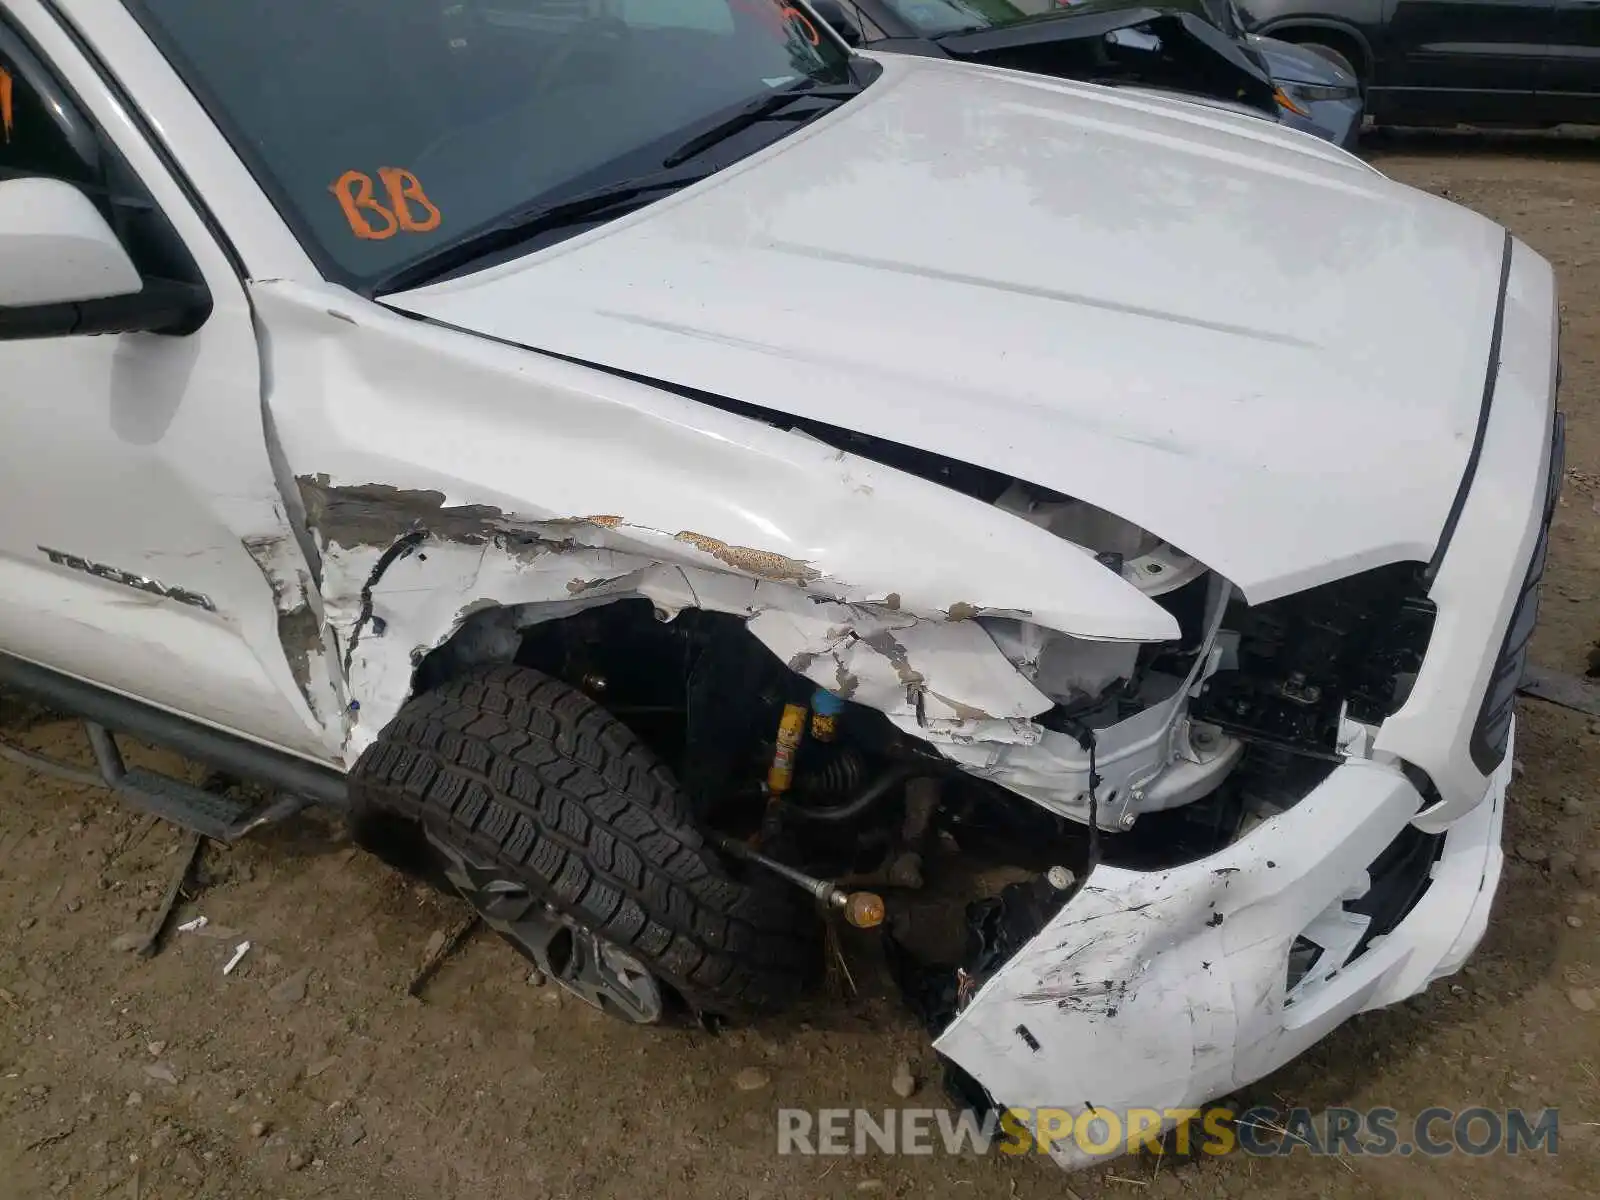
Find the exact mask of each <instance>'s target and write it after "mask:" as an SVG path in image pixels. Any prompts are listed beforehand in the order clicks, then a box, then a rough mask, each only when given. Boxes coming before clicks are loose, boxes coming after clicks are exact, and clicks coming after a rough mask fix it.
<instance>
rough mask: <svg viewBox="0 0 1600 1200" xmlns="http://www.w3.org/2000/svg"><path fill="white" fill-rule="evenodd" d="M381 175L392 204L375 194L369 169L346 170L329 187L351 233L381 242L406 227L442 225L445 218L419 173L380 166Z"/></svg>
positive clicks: (424, 229)
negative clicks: (441, 222)
mask: <svg viewBox="0 0 1600 1200" xmlns="http://www.w3.org/2000/svg"><path fill="white" fill-rule="evenodd" d="M378 178H379V180H381V181H382V183H383V190H384V191H385V192H386V193H387V194H388V201H389V203H388V204H384V203H382V202H381V201H379V200H378V199H377V197H376V195H374V190H375V189H374V188H373V184H372V176H370V175H368V174H367V173H366V172H365V171H346V172H345V173H344V174H343V175H341V176H339V178H338V179H336V180H334V181H333V186H332V187H330V188H329V189H328V190H329V191H331V192H332V193H333V194H334V196H335V198H337V199H338V201H339V207H340V208H342V209H343V210H344V219H345V220H346V221H348V222H349V223H350V232H351V233H353V234H355V235H356V236H357V237H358V238H361V239H362V240H363V241H373V242H381V241H383V240H384V239H385V238H392V237H393V236H394V235H395V234H397V233H400V232H401V231H402V230H403V231H404V232H406V233H427V232H428V231H429V230H433V229H437V228H439V222H440V221H441V220H442V219H443V218H442V217H441V215H440V213H439V209H438V207H437V206H436V205H435V204H434V203H433V201H432V200H429V199H428V193H427V192H425V191H423V190H422V181H421V180H419V179H418V178H417V177H416V175H414V174H413V173H412V172H410V171H407V170H406V169H405V168H404V167H379V168H378ZM374 220H377V221H378V222H379V223H378V224H374V223H373V222H374Z"/></svg>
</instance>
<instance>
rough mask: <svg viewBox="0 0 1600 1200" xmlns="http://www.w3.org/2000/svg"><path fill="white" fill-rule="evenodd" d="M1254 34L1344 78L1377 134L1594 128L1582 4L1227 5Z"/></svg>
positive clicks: (1597, 95)
mask: <svg viewBox="0 0 1600 1200" xmlns="http://www.w3.org/2000/svg"><path fill="white" fill-rule="evenodd" d="M1239 8H1240V10H1241V19H1242V20H1243V22H1244V25H1245V27H1246V28H1248V29H1249V30H1251V31H1252V32H1255V33H1263V34H1270V35H1271V36H1273V37H1276V38H1282V39H1284V40H1286V41H1291V42H1296V43H1298V44H1300V45H1303V46H1305V47H1307V48H1308V49H1314V50H1316V51H1317V53H1319V54H1322V55H1323V56H1325V57H1327V58H1328V59H1329V60H1330V61H1333V62H1336V63H1338V64H1339V65H1340V66H1342V67H1347V68H1349V69H1350V70H1351V71H1353V72H1354V73H1355V75H1356V76H1357V78H1358V79H1360V81H1361V85H1362V88H1363V91H1364V93H1365V95H1366V102H1367V111H1368V112H1369V113H1370V114H1371V115H1372V118H1373V120H1374V121H1376V122H1378V123H1380V124H1438V123H1449V124H1455V123H1457V122H1460V123H1464V124H1485V125H1497V124H1498V125H1527V126H1546V125H1556V124H1561V123H1563V122H1573V123H1579V124H1588V123H1594V122H1600V4H1596V3H1594V0H1501V2H1500V3H1495V4H1473V3H1463V2H1459V0H1239Z"/></svg>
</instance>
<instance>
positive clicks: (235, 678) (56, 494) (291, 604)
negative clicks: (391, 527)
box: [0, 0, 340, 759]
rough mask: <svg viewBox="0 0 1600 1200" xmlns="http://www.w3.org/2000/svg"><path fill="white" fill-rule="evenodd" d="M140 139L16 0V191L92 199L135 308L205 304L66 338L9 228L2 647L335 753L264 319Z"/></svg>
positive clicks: (7, 66) (93, 78)
mask: <svg viewBox="0 0 1600 1200" xmlns="http://www.w3.org/2000/svg"><path fill="white" fill-rule="evenodd" d="M133 128H136V126H133V125H132V123H131V122H130V121H129V120H128V119H127V116H126V114H125V113H124V112H123V111H122V109H121V107H120V105H119V103H118V101H117V99H116V98H115V97H114V96H113V94H112V93H111V92H110V91H109V90H108V89H107V88H106V87H105V86H104V84H103V81H102V80H101V79H100V78H99V76H98V75H97V74H96V72H95V69H94V68H93V67H92V66H91V65H90V64H89V63H88V62H87V61H86V60H85V59H84V58H83V57H82V56H81V54H80V53H79V52H78V50H77V48H76V46H75V45H74V44H73V42H72V41H71V40H70V38H69V37H68V35H67V34H66V32H65V31H64V30H63V29H62V28H61V27H60V26H59V25H57V24H56V23H55V19H54V18H53V17H51V16H50V15H48V14H47V13H46V11H45V10H44V9H43V8H42V7H41V6H39V5H38V4H37V3H35V0H5V3H4V4H0V187H4V186H5V184H6V182H7V181H13V180H39V179H54V180H62V181H65V182H66V183H69V184H71V185H73V186H74V187H76V188H77V189H79V190H80V191H81V192H82V193H84V194H85V195H87V196H88V197H89V198H90V199H91V200H92V201H93V202H94V206H95V207H96V208H97V209H98V210H99V211H100V214H101V215H102V216H103V217H104V218H105V219H106V221H107V222H108V223H109V224H110V226H111V228H112V230H114V231H115V233H116V234H117V237H118V240H119V241H120V242H121V244H122V247H123V249H124V250H126V251H127V254H128V257H129V258H131V259H132V261H133V265H134V267H135V268H137V270H138V273H139V275H140V277H141V279H142V288H141V290H140V291H139V292H138V293H137V294H136V295H132V296H129V297H127V298H126V299H127V300H128V301H130V302H132V304H133V305H134V306H135V307H137V305H139V304H142V303H147V302H148V301H149V300H150V299H151V297H154V296H157V295H163V294H168V293H169V292H170V290H171V289H180V290H181V289H188V290H189V294H192V295H195V296H199V297H200V298H201V301H202V304H201V306H200V307H199V308H198V309H197V310H196V311H197V312H198V316H197V317H196V319H195V321H194V324H195V325H196V327H195V328H193V329H192V331H187V332H120V333H106V334H102V335H100V336H70V335H69V336H60V334H61V333H62V332H63V331H62V330H61V329H59V328H57V326H56V325H52V324H50V323H49V322H44V323H43V324H41V321H40V313H41V312H45V313H46V315H48V312H47V310H45V309H43V308H42V307H41V306H39V305H38V304H37V303H34V304H31V305H25V304H24V302H20V301H18V300H17V299H16V293H18V292H19V290H20V291H21V292H24V293H25V292H27V289H28V288H29V287H32V286H33V284H31V283H29V282H28V281H27V280H26V279H24V278H22V275H23V274H24V273H23V272H20V271H18V270H16V269H14V268H15V267H16V264H17V263H20V262H22V261H24V258H25V257H26V254H25V252H26V247H25V246H23V245H22V243H23V241H24V240H25V239H26V238H27V237H28V236H29V233H28V231H27V230H26V229H17V228H12V229H4V228H0V275H8V274H9V276H10V278H9V279H8V283H10V284H12V286H11V287H10V288H9V289H8V295H10V297H11V298H10V299H9V300H8V303H9V304H10V305H11V307H8V308H0V514H4V515H3V516H0V652H4V653H6V654H10V655H13V656H15V657H18V658H22V659H26V660H29V661H31V662H34V663H36V664H38V665H41V666H44V667H48V668H51V669H53V670H55V671H58V672H61V673H64V674H67V675H71V676H75V677H77V678H79V679H81V680H85V681H87V682H90V683H93V684H96V685H98V686H100V687H103V688H105V689H107V690H110V691H113V692H117V693H121V694H123V695H126V696H129V697H133V698H135V699H138V700H142V701H144V702H146V703H149V704H153V705H155V706H158V707H160V708H164V709H167V710H169V711H172V712H177V713H180V714H183V715H185V716H188V717H191V718H193V719H195V720H197V721H199V722H203V723H206V724H210V725H213V726H216V727H219V728H222V729H226V730H229V731H231V732H234V733H236V734H240V735H242V736H244V737H247V738H250V739H252V740H255V741H258V742H263V743H266V744H269V745H273V746H276V747H278V748H280V749H283V750H288V751H291V752H296V753H299V754H301V755H304V756H308V757H315V758H319V759H333V758H335V757H336V755H337V752H338V737H337V734H336V731H337V730H338V729H339V726H340V713H339V710H338V700H337V696H336V693H335V690H334V683H333V680H332V678H331V676H330V672H329V671H328V670H327V667H326V664H325V661H324V657H323V646H322V633H321V624H322V623H321V619H320V610H319V609H318V608H317V607H316V598H315V597H314V596H311V595H308V594H307V590H306V581H307V580H308V579H309V578H310V571H309V569H308V568H307V565H306V560H305V558H304V556H303V554H302V551H301V548H300V546H299V544H298V543H297V541H296V537H295V534H294V531H293V529H292V527H291V525H290V523H289V520H288V518H287V516H286V514H285V510H284V506H283V504H282V503H281V499H280V493H279V490H278V485H277V481H276V479H275V477H274V473H273V469H272V465H271V462H270V460H269V456H268V450H267V443H266V432H265V429H264V427H263V418H262V405H261V378H260V370H259V356H258V351H257V346H256V339H255V332H254V328H253V326H252V322H251V314H250V309H249V306H248V303H247V301H246V298H245V295H244V291H243V288H242V285H241V284H240V281H239V279H238V277H237V275H236V274H235V272H234V269H233V267H232V266H231V265H230V262H229V260H228V258H227V257H226V255H225V253H224V251H223V249H222V248H221V247H220V246H219V245H218V244H217V241H216V240H215V238H214V237H213V236H212V234H211V233H210V232H209V231H208V229H207V227H206V225H205V224H204V222H203V221H202V220H201V218H200V216H199V215H198V214H197V212H196V211H195V209H194V208H193V207H192V206H191V205H190V203H189V202H188V200H187V199H186V197H185V195H184V193H183V192H182V191H181V190H180V189H179V188H178V186H177V185H176V183H175V182H174V180H173V179H172V177H171V176H170V175H169V174H168V172H167V171H166V170H165V168H164V166H163V165H162V162H161V160H160V159H159V158H157V157H156V155H155V153H154V152H153V151H152V150H151V148H150V146H149V145H148V144H147V143H146V142H144V141H143V139H141V138H138V137H137V135H135V134H131V133H130V132H129V131H130V130H131V129H133ZM108 129H116V130H117V131H118V140H117V141H113V140H112V139H111V138H110V137H108V136H107V134H106V132H105V131H106V130H108ZM15 194H16V193H15V192H14V193H13V195H15ZM34 236H38V235H37V234H35V235H34ZM8 246H10V247H11V249H9V250H8ZM8 254H9V255H11V256H12V267H11V268H8V266H7V262H8V258H7V256H8ZM31 273H32V274H34V275H38V274H46V275H48V273H49V270H48V264H47V265H46V268H45V270H44V271H43V272H40V271H39V270H37V269H35V270H33V271H32V272H31ZM38 286H39V288H40V289H41V290H40V291H39V293H38V294H39V295H44V294H46V292H47V291H48V288H49V286H50V281H49V280H43V281H38ZM207 300H208V302H209V303H208V306H207V305H206V304H205V303H204V302H205V301H207ZM53 307H54V308H56V309H61V308H63V307H71V306H68V305H61V304H57V305H55V306H53ZM79 308H80V311H83V312H87V311H88V306H87V304H86V305H83V306H79ZM144 319H147V320H149V319H153V318H148V317H147V318H144ZM136 320H137V319H136ZM41 328H47V329H48V331H49V332H50V333H51V334H53V335H52V336H39V330H40V329H41Z"/></svg>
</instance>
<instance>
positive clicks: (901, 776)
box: [783, 763, 916, 822]
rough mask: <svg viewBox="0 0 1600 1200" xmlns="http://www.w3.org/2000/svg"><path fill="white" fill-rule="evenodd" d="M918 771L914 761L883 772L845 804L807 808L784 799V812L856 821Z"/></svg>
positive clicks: (809, 818)
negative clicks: (898, 784)
mask: <svg viewBox="0 0 1600 1200" xmlns="http://www.w3.org/2000/svg"><path fill="white" fill-rule="evenodd" d="M915 773H916V768H915V767H913V766H912V765H911V764H909V763H899V764H897V765H895V766H892V767H890V768H889V769H888V770H886V771H884V773H883V774H882V775H879V776H878V777H877V778H876V779H874V780H873V781H872V782H871V783H869V784H867V786H866V787H864V788H862V789H861V791H859V792H857V793H856V794H855V795H854V796H852V797H850V799H848V800H846V801H845V802H844V803H843V804H830V805H826V806H824V807H821V808H808V807H806V806H804V805H801V804H796V803H794V802H793V801H785V802H784V806H783V813H784V816H785V817H793V818H794V819H795V820H797V821H817V822H838V821H850V820H854V819H855V818H856V817H859V816H860V815H861V814H862V813H864V812H866V811H867V810H868V809H869V808H871V807H872V806H873V805H874V804H876V803H878V801H880V800H882V799H883V798H884V797H885V796H887V795H888V794H889V793H890V792H891V791H893V790H894V786H895V785H896V784H897V783H904V782H905V781H906V780H907V779H909V778H910V777H911V776H912V775H914V774H915Z"/></svg>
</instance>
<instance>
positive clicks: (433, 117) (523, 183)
mask: <svg viewBox="0 0 1600 1200" xmlns="http://www.w3.org/2000/svg"><path fill="white" fill-rule="evenodd" d="M127 3H128V4H129V7H130V8H131V10H132V11H133V12H134V13H135V15H136V16H137V17H138V18H139V19H140V21H141V22H142V23H143V24H144V25H145V27H146V28H147V29H148V30H149V32H150V34H151V36H152V37H153V38H154V39H155V40H156V41H157V42H158V44H160V45H161V46H162V48H163V49H164V51H165V52H166V53H167V55H168V56H169V58H170V59H171V60H172V62H173V64H174V66H175V67H176V68H177V69H178V70H179V71H180V72H181V73H182V74H183V75H184V77H185V79H186V81H187V82H188V84H189V86H190V87H191V89H192V90H193V91H194V92H195V94H196V96H198V97H199V99H200V101H201V102H202V103H203V104H204V105H205V106H206V108H207V109H208V111H209V112H210V113H211V115H212V117H213V119H214V120H215V121H216V122H217V124H218V125H219V127H220V128H221V129H222V130H223V132H224V133H225V134H226V135H227V136H228V138H229V140H230V141H231V142H232V143H233V146H234V148H235V150H237V151H238V153H239V155H240V157H241V158H243V159H244V160H245V162H246V164H247V165H248V166H249V167H250V169H251V171H252V172H253V173H254V174H255V176H256V178H257V179H258V180H259V182H260V183H261V185H262V186H263V188H264V189H265V190H266V191H267V192H268V193H269V194H270V195H271V196H272V197H273V200H274V202H275V203H276V204H277V205H278V206H279V208H280V210H281V211H282V212H283V213H284V215H285V218H286V219H287V220H288V221H289V222H290V224H291V225H292V226H293V227H294V228H295V230H296V232H297V233H298V235H299V236H300V237H301V239H302V241H304V242H305V244H306V246H307V248H308V250H309V251H310V252H311V254H312V257H313V258H314V259H316V260H317V262H318V265H319V267H321V268H322V270H323V271H324V272H325V273H326V274H328V275H329V276H330V277H332V278H334V279H337V280H339V281H341V282H344V283H348V284H351V285H352V286H361V285H362V284H364V283H366V282H369V281H373V280H377V279H380V278H383V277H386V276H389V275H391V274H393V273H394V272H395V271H396V269H397V268H400V267H402V266H403V265H405V264H407V263H409V262H412V261H414V260H418V259H422V258H424V257H426V256H427V255H428V254H429V252H430V250H431V249H432V248H434V247H437V246H439V245H441V244H444V243H446V242H450V241H453V240H455V239H458V238H460V237H461V235H463V234H465V233H469V232H471V231H472V230H474V229H475V227H477V226H480V225H483V224H485V223H486V222H493V221H494V220H495V219H496V218H497V217H500V216H502V215H503V214H506V213H508V212H512V211H516V210H522V209H525V208H527V207H528V206H529V205H530V204H535V203H538V202H539V201H540V199H541V197H544V196H546V195H549V196H551V197H552V198H555V199H559V198H560V197H561V196H562V195H564V194H569V193H572V192H575V191H583V190H587V189H590V188H594V187H602V186H606V185H608V184H611V183H614V182H617V181H620V180H624V179H627V178H630V177H633V176H637V175H642V174H645V173H647V172H650V171H655V170H659V169H660V168H661V166H662V159H663V156H664V155H665V154H667V153H670V152H671V151H672V149H673V148H674V147H677V146H679V145H681V144H682V143H683V142H684V140H685V138H686V137H689V136H692V135H693V134H694V133H695V132H696V130H697V128H703V127H705V125H706V123H707V122H708V121H709V122H715V121H716V120H717V119H718V118H719V117H720V116H723V115H726V113H727V112H728V111H729V110H730V109H734V110H737V109H738V108H739V106H741V105H747V104H749V103H750V102H751V101H752V100H753V99H756V98H758V97H761V96H763V95H766V94H768V93H771V92H773V91H776V90H779V89H788V88H794V87H796V86H801V87H803V86H806V83H807V81H808V80H811V81H815V82H816V83H818V84H841V83H847V82H849V80H850V78H851V76H850V58H849V54H848V51H846V50H845V49H844V47H843V46H842V44H841V43H840V42H839V41H838V40H837V39H835V38H834V37H833V36H832V35H831V34H830V33H828V32H827V31H826V30H824V29H823V28H821V24H820V22H816V21H814V19H813V18H811V17H809V16H808V15H806V14H805V13H803V12H801V11H800V10H798V9H796V8H793V7H790V6H789V5H788V4H787V3H785V0H228V3H226V4H219V3H217V2H216V0H127ZM795 125H796V122H793V121H789V122H772V123H770V124H763V125H761V126H760V128H759V129H756V128H752V129H750V130H749V131H748V132H747V133H745V134H744V135H743V136H741V137H739V138H737V139H731V140H729V141H727V142H726V143H725V144H724V143H719V144H718V146H717V150H716V151H715V154H713V153H712V152H710V151H708V152H707V153H706V154H705V158H706V159H707V160H711V161H708V163H707V165H708V167H715V166H717V165H720V164H721V163H724V162H726V161H727V160H728V158H730V157H738V156H739V155H741V154H748V153H751V152H752V151H753V150H754V149H755V148H757V147H758V146H759V145H763V144H766V143H767V142H770V141H772V140H773V139H774V138H776V137H779V136H781V135H782V134H783V133H784V132H787V131H788V130H790V129H792V128H794V127H795ZM718 156H720V157H718Z"/></svg>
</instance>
